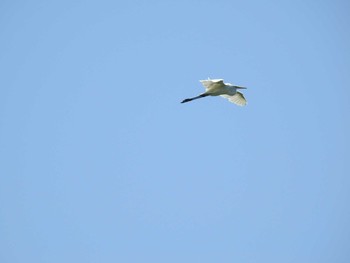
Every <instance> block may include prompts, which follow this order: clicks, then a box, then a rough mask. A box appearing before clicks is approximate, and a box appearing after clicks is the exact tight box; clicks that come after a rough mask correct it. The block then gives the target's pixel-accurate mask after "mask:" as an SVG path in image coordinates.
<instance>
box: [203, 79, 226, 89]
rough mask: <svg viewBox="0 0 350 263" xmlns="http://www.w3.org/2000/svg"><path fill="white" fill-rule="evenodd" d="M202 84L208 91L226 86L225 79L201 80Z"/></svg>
mask: <svg viewBox="0 0 350 263" xmlns="http://www.w3.org/2000/svg"><path fill="white" fill-rule="evenodd" d="M200 82H201V83H202V85H203V86H204V87H205V88H206V89H211V88H213V87H214V86H223V85H225V84H224V80H223V79H205V80H200Z"/></svg>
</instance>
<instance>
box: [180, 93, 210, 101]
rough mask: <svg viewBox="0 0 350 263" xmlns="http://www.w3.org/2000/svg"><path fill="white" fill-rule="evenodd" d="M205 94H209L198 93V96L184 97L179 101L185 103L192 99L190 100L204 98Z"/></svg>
mask: <svg viewBox="0 0 350 263" xmlns="http://www.w3.org/2000/svg"><path fill="white" fill-rule="evenodd" d="M206 96H209V94H201V95H199V96H197V97H193V98H188V99H184V100H183V101H181V103H185V102H189V101H192V100H196V99H200V98H204V97H206Z"/></svg>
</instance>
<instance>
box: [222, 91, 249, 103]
mask: <svg viewBox="0 0 350 263" xmlns="http://www.w3.org/2000/svg"><path fill="white" fill-rule="evenodd" d="M221 96H222V97H224V98H226V99H228V100H229V101H230V102H232V103H234V104H236V105H238V106H245V105H246V104H247V100H246V99H245V98H244V96H243V94H242V93H240V92H238V91H237V93H236V94H235V95H233V96H230V95H221Z"/></svg>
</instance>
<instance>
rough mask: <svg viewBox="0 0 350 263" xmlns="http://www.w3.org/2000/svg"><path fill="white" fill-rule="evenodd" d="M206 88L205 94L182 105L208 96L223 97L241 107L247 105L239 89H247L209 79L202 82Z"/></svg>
mask: <svg viewBox="0 0 350 263" xmlns="http://www.w3.org/2000/svg"><path fill="white" fill-rule="evenodd" d="M200 82H201V83H202V84H203V86H204V87H205V92H204V93H202V94H200V95H199V96H197V97H193V98H188V99H184V100H183V101H181V103H185V102H189V101H192V100H196V99H200V98H204V97H207V96H221V97H224V98H226V99H228V100H229V101H230V102H233V103H235V104H237V105H239V106H245V105H246V104H247V101H246V99H245V98H244V96H243V94H242V93H240V92H238V91H237V90H238V89H246V88H245V87H240V86H234V85H232V84H230V83H224V80H223V79H209V78H208V79H207V80H200Z"/></svg>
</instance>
